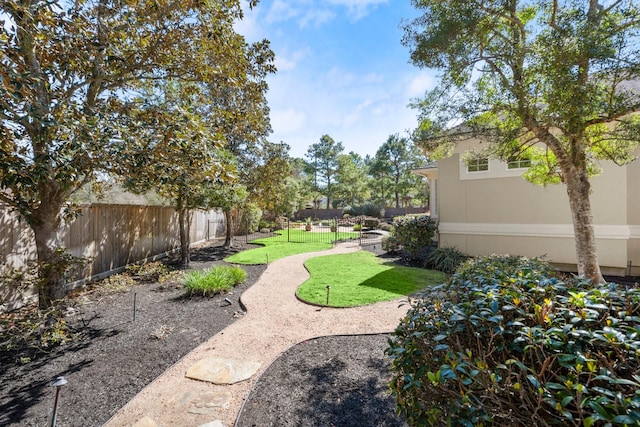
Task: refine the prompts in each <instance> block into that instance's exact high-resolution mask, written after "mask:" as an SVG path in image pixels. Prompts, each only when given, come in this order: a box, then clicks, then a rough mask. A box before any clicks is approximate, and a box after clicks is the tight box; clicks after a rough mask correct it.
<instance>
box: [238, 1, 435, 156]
mask: <svg viewBox="0 0 640 427" xmlns="http://www.w3.org/2000/svg"><path fill="white" fill-rule="evenodd" d="M416 14H417V11H416V10H415V9H413V8H412V7H411V2H410V1H409V0H261V1H260V3H259V4H258V6H257V7H255V8H254V9H253V10H249V9H248V7H245V19H244V20H243V21H242V22H240V23H238V25H237V26H236V29H237V31H238V32H240V33H241V34H243V35H245V37H246V38H247V40H248V41H256V40H260V39H263V38H266V39H268V40H270V41H271V48H272V49H273V51H274V52H275V55H276V67H277V68H278V72H277V74H275V75H272V76H270V77H269V79H268V83H269V92H268V94H267V99H268V102H269V107H270V108H271V114H270V117H271V124H272V127H273V134H271V135H270V137H269V138H268V139H269V140H270V141H272V142H280V141H283V142H286V143H287V144H289V145H290V146H291V152H290V154H291V155H292V156H294V157H302V156H303V155H304V153H305V152H306V151H307V148H308V147H309V146H310V145H311V144H313V143H316V142H318V141H319V140H320V137H321V136H322V135H324V134H328V135H330V136H331V137H332V138H333V139H335V140H336V141H341V142H342V143H343V144H344V146H345V152H349V151H355V152H356V153H359V154H361V155H362V156H365V155H367V154H371V155H373V154H375V152H376V150H377V149H378V147H380V145H382V144H383V143H384V142H385V141H386V140H387V138H388V137H389V135H392V134H395V133H398V134H400V135H406V132H407V130H410V129H413V128H414V127H415V126H416V115H417V111H415V110H412V109H410V108H408V107H407V104H408V103H409V102H410V100H411V99H412V98H415V97H419V96H422V95H423V94H424V92H425V91H426V90H427V89H430V88H432V87H433V84H434V81H435V79H434V74H433V73H431V72H428V71H426V70H420V69H418V68H417V67H415V66H413V65H411V64H409V50H408V49H407V48H405V47H404V46H402V44H401V43H400V41H401V39H402V30H401V29H400V23H401V21H402V20H406V19H409V18H412V17H415V16H416Z"/></svg>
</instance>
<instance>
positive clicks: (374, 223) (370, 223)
mask: <svg viewBox="0 0 640 427" xmlns="http://www.w3.org/2000/svg"><path fill="white" fill-rule="evenodd" d="M363 224H364V226H365V227H366V228H373V229H376V228H378V225H380V220H379V219H378V218H367V219H365V220H364V223H363Z"/></svg>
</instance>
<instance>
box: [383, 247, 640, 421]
mask: <svg viewBox="0 0 640 427" xmlns="http://www.w3.org/2000/svg"><path fill="white" fill-rule="evenodd" d="M639 316H640V291H639V290H638V289H636V288H634V289H625V288H624V287H622V286H618V285H615V284H607V285H597V284H592V283H590V282H587V281H583V280H577V279H575V280H573V279H569V280H565V281H563V280H561V278H560V277H559V276H558V275H557V274H556V273H555V272H554V271H553V270H552V269H551V267H550V266H549V265H548V264H547V263H545V262H543V261H541V260H537V259H526V258H521V257H509V256H491V257H484V258H478V259H474V260H470V261H467V262H466V263H465V264H463V265H462V266H461V268H460V269H459V270H458V271H457V272H456V273H455V274H454V276H453V277H452V279H451V280H450V281H449V283H447V284H443V285H440V286H438V287H435V288H430V289H427V290H426V292H424V293H423V294H422V295H421V297H420V298H419V299H417V300H414V301H412V303H411V308H410V310H409V312H408V314H407V316H406V317H405V318H404V319H402V321H401V323H400V325H399V326H398V328H397V329H396V331H395V333H394V337H393V338H392V339H390V340H389V348H388V349H387V350H386V353H387V354H388V355H389V356H390V357H391V359H392V372H393V379H392V382H391V388H392V390H393V392H394V394H395V396H396V398H397V409H398V412H399V413H400V414H402V415H403V416H404V417H406V419H407V420H408V421H409V423H410V424H411V425H447V424H448V425H453V424H455V425H468V426H471V425H474V426H476V425H485V426H488V425H495V426H512V425H538V426H547V425H569V426H574V425H575V426H583V425H584V426H587V427H589V426H594V425H602V426H605V425H639V424H640V363H639V362H640V335H639V333H640V317H639Z"/></svg>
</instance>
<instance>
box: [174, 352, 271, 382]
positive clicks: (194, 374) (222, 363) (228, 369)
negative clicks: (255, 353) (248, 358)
mask: <svg viewBox="0 0 640 427" xmlns="http://www.w3.org/2000/svg"><path fill="white" fill-rule="evenodd" d="M260 366H261V364H260V363H259V362H243V361H240V360H235V359H225V358H221V357H207V358H205V359H201V360H200V361H199V362H197V363H196V364H195V365H192V366H191V367H190V368H189V369H187V373H186V375H185V376H186V377H187V378H191V379H194V380H200V381H207V382H210V383H213V384H235V383H237V382H240V381H245V380H248V379H249V378H251V377H252V376H253V375H254V374H255V373H256V372H257V371H258V369H260Z"/></svg>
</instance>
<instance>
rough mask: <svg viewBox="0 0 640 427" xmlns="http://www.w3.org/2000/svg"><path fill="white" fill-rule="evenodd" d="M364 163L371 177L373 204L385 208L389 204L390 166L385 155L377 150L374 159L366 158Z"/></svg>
mask: <svg viewBox="0 0 640 427" xmlns="http://www.w3.org/2000/svg"><path fill="white" fill-rule="evenodd" d="M365 163H366V164H367V167H368V173H369V176H370V177H371V180H370V181H369V183H370V188H371V196H372V199H373V202H374V203H375V204H377V205H379V206H382V207H386V206H387V205H388V202H389V194H390V192H391V190H390V188H391V183H392V181H391V172H392V171H391V166H390V165H389V158H388V157H387V153H386V152H384V151H382V150H380V149H378V151H376V155H375V156H374V157H366V158H365Z"/></svg>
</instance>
